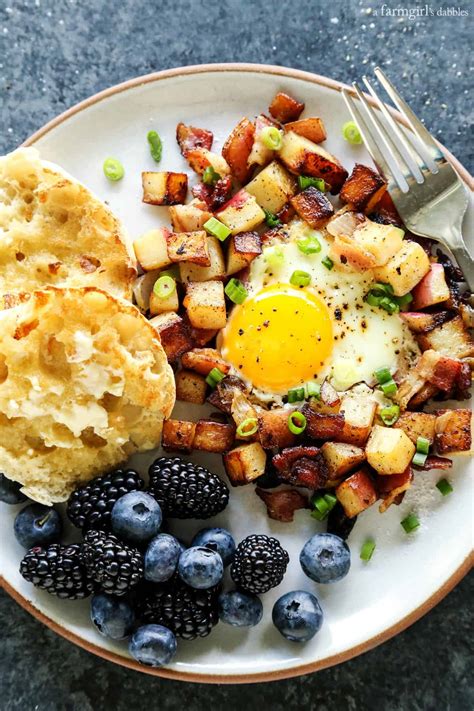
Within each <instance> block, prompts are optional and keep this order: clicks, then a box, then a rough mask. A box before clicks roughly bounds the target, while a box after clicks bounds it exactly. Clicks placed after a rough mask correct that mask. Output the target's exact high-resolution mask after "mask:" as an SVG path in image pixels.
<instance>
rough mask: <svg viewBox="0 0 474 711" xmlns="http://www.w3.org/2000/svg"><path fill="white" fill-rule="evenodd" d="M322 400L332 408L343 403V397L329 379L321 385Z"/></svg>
mask: <svg viewBox="0 0 474 711" xmlns="http://www.w3.org/2000/svg"><path fill="white" fill-rule="evenodd" d="M321 402H322V404H324V405H326V406H327V407H330V408H337V407H339V405H340V404H341V398H340V396H339V394H338V392H337V391H336V388H334V387H333V386H332V385H331V383H330V382H329V380H325V381H324V382H323V384H322V385H321Z"/></svg>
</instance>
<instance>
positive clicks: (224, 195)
mask: <svg viewBox="0 0 474 711" xmlns="http://www.w3.org/2000/svg"><path fill="white" fill-rule="evenodd" d="M191 192H192V194H193V197H195V198H198V199H199V200H202V201H203V202H204V203H205V204H206V207H207V208H208V209H209V210H211V211H212V212H215V211H216V210H219V209H220V208H221V207H222V206H223V205H224V204H225V203H226V202H227V201H228V200H229V198H230V196H231V195H232V178H231V176H230V175H226V176H225V177H223V178H220V179H219V180H218V181H217V183H216V184H215V185H214V186H212V185H204V183H198V184H197V185H194V186H193V187H192V188H191Z"/></svg>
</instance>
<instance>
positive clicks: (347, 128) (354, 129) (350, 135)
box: [342, 121, 362, 145]
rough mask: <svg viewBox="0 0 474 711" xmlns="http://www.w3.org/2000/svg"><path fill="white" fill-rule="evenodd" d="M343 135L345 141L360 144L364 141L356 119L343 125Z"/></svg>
mask: <svg viewBox="0 0 474 711" xmlns="http://www.w3.org/2000/svg"><path fill="white" fill-rule="evenodd" d="M342 135H343V137H344V140H345V141H348V143H352V145H359V144H360V143H362V136H361V134H360V131H359V128H358V126H357V124H356V123H354V121H347V123H345V124H344V126H343V127H342Z"/></svg>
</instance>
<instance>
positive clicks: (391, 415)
mask: <svg viewBox="0 0 474 711" xmlns="http://www.w3.org/2000/svg"><path fill="white" fill-rule="evenodd" d="M399 415H400V408H399V406H398V405H390V406H388V407H383V408H382V409H381V410H380V419H381V420H382V422H383V423H384V425H386V426H387V427H391V425H394V424H395V422H396V421H397V420H398V417H399Z"/></svg>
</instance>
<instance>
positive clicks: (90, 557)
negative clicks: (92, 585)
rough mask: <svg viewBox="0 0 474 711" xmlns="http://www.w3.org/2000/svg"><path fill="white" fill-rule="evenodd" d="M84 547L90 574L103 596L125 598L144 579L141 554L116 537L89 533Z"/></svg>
mask: <svg viewBox="0 0 474 711" xmlns="http://www.w3.org/2000/svg"><path fill="white" fill-rule="evenodd" d="M83 546H84V565H85V568H86V570H87V573H88V575H89V576H90V577H91V578H92V579H93V580H94V582H96V583H97V584H98V586H99V587H100V589H101V590H102V591H103V592H107V593H110V594H111V595H124V594H125V593H126V592H128V590H130V588H132V587H134V585H137V583H139V582H140V580H141V579H142V577H143V556H142V554H141V553H140V551H139V550H137V549H136V548H133V547H132V546H129V545H127V544H126V543H122V541H119V539H118V538H117V537H116V536H113V535H112V534H107V533H104V531H88V532H87V533H86V535H85V536H84V544H83Z"/></svg>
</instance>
